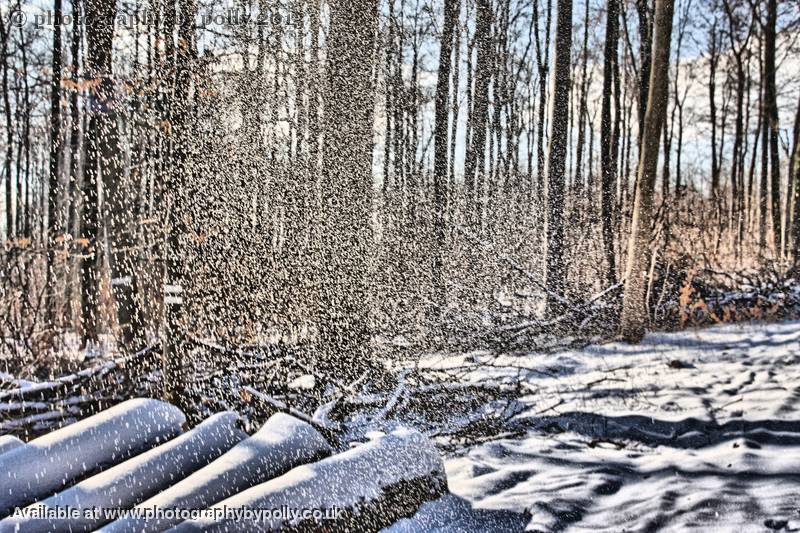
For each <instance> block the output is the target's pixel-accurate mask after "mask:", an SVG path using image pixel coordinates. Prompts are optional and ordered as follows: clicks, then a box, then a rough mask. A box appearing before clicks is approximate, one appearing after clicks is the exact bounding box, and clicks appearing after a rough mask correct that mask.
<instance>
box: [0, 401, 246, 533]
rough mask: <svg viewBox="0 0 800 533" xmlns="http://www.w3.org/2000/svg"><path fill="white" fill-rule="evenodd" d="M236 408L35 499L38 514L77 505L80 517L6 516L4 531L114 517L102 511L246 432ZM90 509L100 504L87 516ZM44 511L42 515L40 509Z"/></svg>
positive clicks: (97, 522)
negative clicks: (48, 496) (41, 517)
mask: <svg viewBox="0 0 800 533" xmlns="http://www.w3.org/2000/svg"><path fill="white" fill-rule="evenodd" d="M238 419H239V417H238V415H237V414H235V413H230V412H228V413H219V414H216V415H214V416H212V417H210V418H209V419H208V420H206V421H204V422H203V423H202V424H200V425H199V426H197V427H196V428H194V429H192V430H191V431H189V432H187V433H184V434H183V435H181V436H179V437H177V438H175V439H173V440H171V441H169V442H167V443H166V444H163V445H161V446H159V447H157V448H154V449H152V450H150V451H148V452H145V453H143V454H141V455H138V456H136V457H134V458H132V459H129V460H127V461H125V462H124V463H122V464H119V465H117V466H115V467H113V468H109V469H108V470H106V471H104V472H102V473H100V474H97V475H96V476H93V477H91V478H89V479H86V480H84V481H82V482H80V483H78V484H77V485H75V486H74V487H70V488H69V489H67V490H65V491H63V492H60V493H58V494H56V495H55V496H52V497H50V498H48V499H46V500H44V501H42V502H39V503H35V504H33V505H31V506H30V507H29V510H32V509H33V508H37V509H38V510H39V511H40V513H44V512H46V511H47V509H50V510H55V509H58V508H70V509H78V510H79V511H80V513H81V515H82V516H81V517H80V518H73V519H69V518H66V519H35V518H28V519H24V518H15V517H11V518H7V519H6V520H3V521H2V522H0V532H2V533H5V532H6V531H8V532H10V531H15V530H17V531H25V532H26V533H28V532H30V533H37V532H44V531H70V532H73V533H74V532H78V531H94V530H95V529H97V528H98V527H99V526H102V525H103V524H105V523H107V522H109V521H110V518H106V517H104V516H103V513H102V510H109V509H130V508H131V507H133V506H134V505H136V504H137V503H139V502H141V501H142V500H144V499H145V498H147V497H149V496H152V495H153V494H156V493H158V492H159V491H161V490H164V489H165V488H167V487H169V486H170V485H172V484H173V483H175V480H177V479H183V478H184V477H186V476H187V475H188V474H190V473H192V472H194V471H196V470H197V469H198V468H202V467H203V466H205V465H207V464H208V463H210V462H211V461H213V460H214V459H216V458H217V457H219V456H220V455H222V454H223V453H224V452H225V451H226V450H228V449H230V447H231V446H233V445H234V444H236V443H237V442H239V441H240V440H242V439H243V438H244V437H245V436H246V435H245V434H244V433H243V432H241V431H240V430H239V429H237V427H236V423H237V421H238ZM86 509H99V510H100V511H101V512H100V513H98V514H97V515H86V514H84V510H86ZM40 516H41V514H40Z"/></svg>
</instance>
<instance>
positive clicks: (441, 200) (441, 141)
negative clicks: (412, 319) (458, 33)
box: [433, 0, 460, 316]
mask: <svg viewBox="0 0 800 533" xmlns="http://www.w3.org/2000/svg"><path fill="white" fill-rule="evenodd" d="M459 5H460V1H459V0H445V3H444V24H443V25H442V37H441V46H440V50H439V70H438V74H437V78H436V102H435V106H436V109H435V124H434V133H433V136H434V139H433V142H434V148H433V152H434V156H433V158H434V160H433V198H434V200H433V201H434V233H435V238H436V250H435V251H434V253H433V285H434V302H435V304H436V307H437V311H436V313H437V315H439V316H441V314H442V313H443V312H444V308H445V306H446V304H447V296H446V291H445V284H444V272H443V270H444V257H443V256H444V248H445V238H446V233H445V223H446V213H447V181H448V166H447V154H448V148H449V145H448V142H447V141H448V139H447V133H448V130H449V128H448V118H449V111H450V64H451V56H452V49H453V33H454V28H455V26H456V23H457V22H458V12H459ZM455 92H458V87H455ZM454 120H455V119H454Z"/></svg>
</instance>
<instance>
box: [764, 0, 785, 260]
mask: <svg viewBox="0 0 800 533" xmlns="http://www.w3.org/2000/svg"><path fill="white" fill-rule="evenodd" d="M777 4H778V2H777V0H767V21H766V25H765V26H764V76H765V80H764V81H765V85H764V99H765V105H766V111H767V115H766V121H765V125H766V127H767V128H768V129H769V158H770V162H771V163H772V165H771V167H770V203H771V208H772V231H773V239H774V240H773V245H774V246H775V257H777V258H780V257H781V255H782V254H781V241H782V231H781V164H780V159H779V155H778V142H779V139H780V137H779V136H780V128H779V124H778V96H777V90H776V85H775V31H776V28H775V27H776V25H777V18H778V5H777Z"/></svg>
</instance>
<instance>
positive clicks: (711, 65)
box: [708, 17, 720, 202]
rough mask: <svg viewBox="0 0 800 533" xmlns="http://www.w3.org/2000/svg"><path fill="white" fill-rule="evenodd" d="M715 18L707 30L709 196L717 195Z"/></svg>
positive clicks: (717, 60) (716, 48) (717, 56)
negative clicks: (709, 125) (709, 143)
mask: <svg viewBox="0 0 800 533" xmlns="http://www.w3.org/2000/svg"><path fill="white" fill-rule="evenodd" d="M717 39H718V35H717V19H716V17H715V18H714V21H713V23H712V25H711V28H710V30H709V40H710V44H709V51H708V109H709V121H710V122H711V196H712V198H713V199H714V201H715V202H716V200H717V198H718V197H719V174H720V172H719V165H717V67H718V66H719V51H718V42H717Z"/></svg>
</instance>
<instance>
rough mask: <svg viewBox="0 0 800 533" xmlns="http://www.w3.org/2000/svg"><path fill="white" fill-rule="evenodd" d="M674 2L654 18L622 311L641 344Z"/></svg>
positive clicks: (627, 334) (662, 2)
mask: <svg viewBox="0 0 800 533" xmlns="http://www.w3.org/2000/svg"><path fill="white" fill-rule="evenodd" d="M673 10H674V4H673V1H672V0H656V8H655V18H654V23H653V24H654V38H653V42H654V45H653V57H652V65H651V69H650V83H649V91H648V98H647V111H646V113H645V120H644V129H645V131H644V136H643V138H642V153H641V155H640V157H639V170H638V177H637V179H638V187H637V188H636V200H635V203H634V208H633V219H632V221H631V234H630V240H629V241H628V262H627V268H626V274H625V294H624V301H623V308H622V318H621V332H622V336H623V338H624V339H626V340H627V341H629V342H638V341H640V340H641V339H642V337H643V336H644V333H645V327H646V325H647V323H648V311H647V302H646V301H645V297H646V290H647V273H648V271H649V264H650V241H651V239H652V227H651V225H652V222H653V204H654V193H655V183H656V176H657V173H658V169H657V167H658V157H659V154H658V152H659V138H660V136H661V128H663V127H664V119H665V111H666V106H667V86H668V77H669V56H670V41H671V37H672V14H673Z"/></svg>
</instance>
